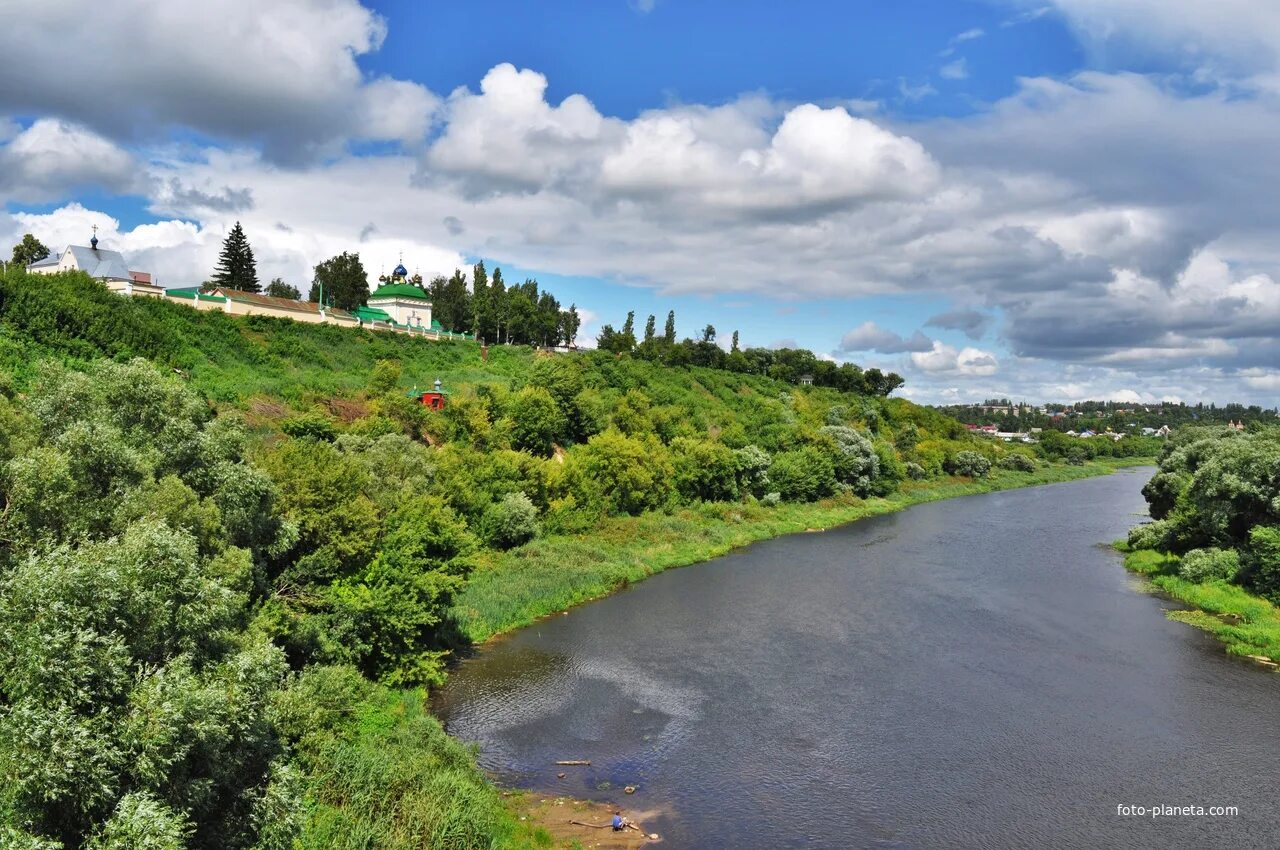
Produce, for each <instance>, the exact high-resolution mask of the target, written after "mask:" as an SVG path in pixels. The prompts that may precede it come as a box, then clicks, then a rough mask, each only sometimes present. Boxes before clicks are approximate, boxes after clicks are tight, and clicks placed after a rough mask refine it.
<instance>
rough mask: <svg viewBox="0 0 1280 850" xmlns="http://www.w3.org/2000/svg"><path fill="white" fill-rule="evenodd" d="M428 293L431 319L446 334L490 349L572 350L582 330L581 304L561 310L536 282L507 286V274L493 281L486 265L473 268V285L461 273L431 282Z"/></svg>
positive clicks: (498, 273) (499, 273) (498, 274)
mask: <svg viewBox="0 0 1280 850" xmlns="http://www.w3.org/2000/svg"><path fill="white" fill-rule="evenodd" d="M426 289H427V294H428V295H429V296H430V297H431V312H432V316H433V317H434V318H435V319H436V320H437V321H439V322H440V324H441V326H443V327H444V329H445V330H450V331H455V332H460V333H469V334H473V335H474V336H475V337H476V338H477V339H480V340H483V341H484V342H486V343H490V344H514V345H537V346H544V347H545V346H557V345H573V344H574V342H575V341H576V339H577V336H578V329H579V328H580V327H581V325H582V320H581V318H580V317H579V315H578V308H577V306H576V305H570V306H569V309H567V310H565V309H562V308H561V304H560V302H559V301H558V300H557V299H556V297H555V296H554V295H552V294H551V292H549V291H547V290H540V289H539V284H538V281H536V280H533V279H532V278H526V279H525V281H524V282H523V283H519V284H511V285H510V286H508V285H507V283H506V281H505V280H504V279H503V277H502V269H501V268H495V269H494V270H493V275H492V276H490V275H489V272H488V270H487V269H486V268H485V264H484V262H483V261H481V262H479V263H476V265H475V266H474V267H473V268H472V270H471V279H470V281H468V280H467V275H466V273H464V272H463V271H462V270H461V269H457V270H455V271H454V273H453V275H452V277H435V278H432V280H431V281H430V283H429V284H428V285H427V287H426Z"/></svg>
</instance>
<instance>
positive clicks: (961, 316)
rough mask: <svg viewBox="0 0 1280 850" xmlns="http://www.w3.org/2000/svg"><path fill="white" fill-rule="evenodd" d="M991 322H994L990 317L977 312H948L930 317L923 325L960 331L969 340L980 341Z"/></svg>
mask: <svg viewBox="0 0 1280 850" xmlns="http://www.w3.org/2000/svg"><path fill="white" fill-rule="evenodd" d="M992 321H994V319H993V317H992V316H989V315H987V314H986V313H979V312H978V311H977V310H948V311H947V312H945V313H939V314H938V315H936V316H931V317H930V318H929V321H927V322H925V325H926V326H927V327H931V328H943V329H945V330H951V331H960V332H962V333H963V334H964V335H965V336H967V337H969V339H981V338H982V335H983V334H984V333H986V332H987V328H989V327H990V326H991V323H992Z"/></svg>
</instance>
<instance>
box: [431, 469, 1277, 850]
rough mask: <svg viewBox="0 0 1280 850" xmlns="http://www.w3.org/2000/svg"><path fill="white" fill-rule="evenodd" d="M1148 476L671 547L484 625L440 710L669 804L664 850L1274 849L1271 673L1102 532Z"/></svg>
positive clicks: (525, 773) (546, 781) (1128, 518)
mask: <svg viewBox="0 0 1280 850" xmlns="http://www.w3.org/2000/svg"><path fill="white" fill-rule="evenodd" d="M1149 474H1150V470H1129V471H1122V472H1120V473H1117V474H1115V475H1111V476H1107V477H1103V478H1094V479H1088V480H1085V481H1079V482H1073V483H1069V484H1058V485H1052V486H1047V487H1038V488H1032V489H1026V490H1015V491H1008V492H1004V493H994V494H990V495H985V496H975V497H970V498H963V499H953V500H950V501H945V502H936V503H933V504H928V505H920V506H918V507H915V508H912V509H910V510H908V511H905V512H903V513H899V514H895V515H891V516H885V517H881V518H877V519H871V520H867V521H863V522H858V523H854V524H852V525H849V526H845V527H843V528H839V529H836V530H833V531H828V532H825V533H820V534H817V533H815V534H802V535H796V536H792V537H786V538H780V539H777V540H772V541H768V542H764V543H760V544H757V545H755V546H752V547H750V548H748V549H745V550H742V551H739V552H736V553H733V554H731V555H728V556H726V557H723V558H719V559H717V560H714V561H710V562H708V563H705V564H700V565H698V566H695V567H691V568H688V569H683V570H674V571H670V572H667V573H664V574H662V575H659V576H656V577H654V578H652V579H649V580H648V581H645V582H643V583H641V584H639V585H636V586H634V587H632V588H631V589H629V590H627V591H626V592H623V593H620V594H618V595H615V596H613V597H610V598H608V599H605V600H602V601H599V602H595V603H592V604H590V605H586V606H584V607H582V608H579V609H577V610H575V611H573V612H571V613H569V614H568V615H567V616H559V617H554V618H551V619H548V620H546V621H544V622H542V623H539V624H537V625H535V626H532V627H530V628H528V629H525V630H523V631H520V632H518V633H516V634H514V635H511V636H509V637H508V638H505V639H503V640H501V641H499V642H497V643H495V644H493V645H492V646H490V647H486V648H485V649H484V651H483V652H481V653H480V654H479V655H477V656H476V657H475V658H472V659H470V660H468V661H466V662H464V663H463V664H461V665H460V668H459V669H458V670H457V671H456V672H455V673H454V674H453V676H452V677H451V679H450V680H449V683H448V685H447V686H446V687H445V689H444V690H443V692H442V693H441V694H440V695H439V698H438V701H437V706H436V707H437V711H438V712H439V714H440V716H441V717H442V719H443V720H444V721H445V723H446V726H447V728H448V730H449V731H450V732H451V733H453V734H454V735H456V736H458V737H460V738H462V739H464V740H467V741H474V742H476V743H478V744H479V747H480V761H481V764H482V765H483V766H484V767H485V768H486V769H488V770H490V771H492V772H494V773H495V774H497V775H498V777H499V779H500V780H502V781H505V782H508V783H511V784H514V785H519V786H522V787H529V788H534V789H537V790H540V791H547V792H549V793H559V794H566V795H572V796H580V797H588V798H593V799H602V800H616V801H618V802H621V803H623V804H624V805H625V806H627V807H628V808H630V809H638V810H644V809H654V808H656V809H661V810H662V811H664V812H665V814H664V815H662V816H660V817H656V818H654V819H652V820H649V821H647V822H646V823H645V826H646V828H648V829H651V830H654V831H657V832H660V833H662V834H663V839H664V844H663V846H665V847H667V848H673V850H674V848H699V850H704V848H705V849H706V850H711V848H734V850H756V848H759V850H765V848H769V850H773V848H787V847H805V848H863V847H866V848H947V850H954V848H985V847H993V848H995V847H1000V848H1003V847H1028V848H1052V847H1070V848H1077V847H1079V848H1101V847H1162V848H1163V847H1187V848H1212V847H1228V846H1230V847H1235V848H1245V847H1277V846H1280V812H1278V810H1277V790H1276V787H1277V786H1276V781H1277V778H1278V777H1280V741H1278V740H1277V731H1276V730H1277V723H1276V720H1277V717H1280V676H1277V675H1276V674H1273V673H1269V672H1266V671H1264V670H1262V669H1260V668H1258V667H1256V666H1254V665H1251V664H1249V663H1248V662H1244V661H1239V660H1236V659H1233V658H1231V657H1229V656H1226V655H1225V654H1224V653H1223V652H1222V649H1221V647H1220V645H1219V644H1217V643H1216V642H1214V641H1213V640H1212V639H1211V638H1209V637H1208V636H1207V635H1205V634H1203V633H1202V632H1199V631H1197V630H1195V629H1193V628H1191V627H1189V626H1186V625H1183V624H1180V623H1176V622H1172V621H1169V620H1167V619H1166V618H1165V617H1164V614H1163V611H1164V609H1166V608H1168V607H1170V605H1171V604H1172V603H1170V602H1168V601H1165V600H1161V599H1159V598H1157V597H1155V596H1152V595H1149V594H1146V593H1143V592H1141V591H1140V590H1139V589H1138V587H1137V584H1136V580H1135V579H1133V578H1132V577H1130V576H1129V575H1128V574H1127V573H1126V572H1125V571H1124V569H1123V568H1122V566H1121V564H1120V560H1119V558H1118V556H1117V555H1116V554H1115V553H1114V552H1112V551H1110V550H1109V549H1107V548H1105V546H1104V544H1106V543H1108V542H1109V541H1112V540H1115V539H1117V538H1119V537H1122V536H1123V535H1124V533H1125V532H1126V530H1127V529H1128V528H1129V527H1130V526H1131V525H1132V524H1134V523H1135V522H1136V521H1137V520H1138V519H1139V517H1140V516H1141V515H1143V514H1145V505H1144V503H1143V500H1142V497H1141V494H1140V493H1139V490H1140V488H1141V486H1142V484H1143V483H1144V481H1145V480H1146V478H1147V476H1148V475H1149ZM565 758H581V759H590V760H591V766H590V767H588V768H574V767H570V768H564V767H556V766H555V765H554V764H553V762H554V761H555V760H557V759H565ZM561 771H563V772H565V773H566V774H567V777H566V778H565V779H563V780H560V779H557V778H556V774H557V772H561ZM627 784H632V785H636V786H637V787H638V790H637V791H636V793H635V795H634V796H624V795H623V793H622V791H621V788H622V786H624V785H627ZM1119 805H1132V806H1146V807H1151V806H1153V805H1167V806H1204V807H1206V808H1207V807H1209V806H1235V807H1237V808H1238V810H1239V814H1238V815H1236V816H1234V817H1232V816H1222V817H1209V816H1199V817H1197V816H1194V815H1180V816H1163V817H1157V818H1152V817H1151V816H1150V815H1149V814H1148V815H1147V816H1145V817H1144V816H1137V815H1129V816H1125V815H1119V814H1117V806H1119Z"/></svg>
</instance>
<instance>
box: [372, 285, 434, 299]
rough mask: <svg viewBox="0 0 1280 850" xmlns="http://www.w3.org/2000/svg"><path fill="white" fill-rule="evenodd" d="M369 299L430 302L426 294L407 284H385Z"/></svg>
mask: <svg viewBox="0 0 1280 850" xmlns="http://www.w3.org/2000/svg"><path fill="white" fill-rule="evenodd" d="M369 297H370V298H414V299H416V300H418V301H430V300H431V298H430V297H429V296H428V295H427V293H426V292H424V291H423V290H421V289H420V288H418V287H416V286H410V285H409V284H407V283H387V284H383V285H382V286H379V287H378V288H377V290H376V291H374V293H373V294H372V295H370V296H369Z"/></svg>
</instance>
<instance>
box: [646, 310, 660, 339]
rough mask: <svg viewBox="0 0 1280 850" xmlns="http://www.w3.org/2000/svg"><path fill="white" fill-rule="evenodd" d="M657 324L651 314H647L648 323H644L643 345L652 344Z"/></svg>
mask: <svg viewBox="0 0 1280 850" xmlns="http://www.w3.org/2000/svg"><path fill="white" fill-rule="evenodd" d="M657 324H658V323H657V321H656V320H655V319H654V317H653V314H652V313H650V314H649V321H647V322H645V323H644V341H645V344H646V345H649V344H651V343H652V342H653V337H654V334H656V333H657V332H658V331H657Z"/></svg>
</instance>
